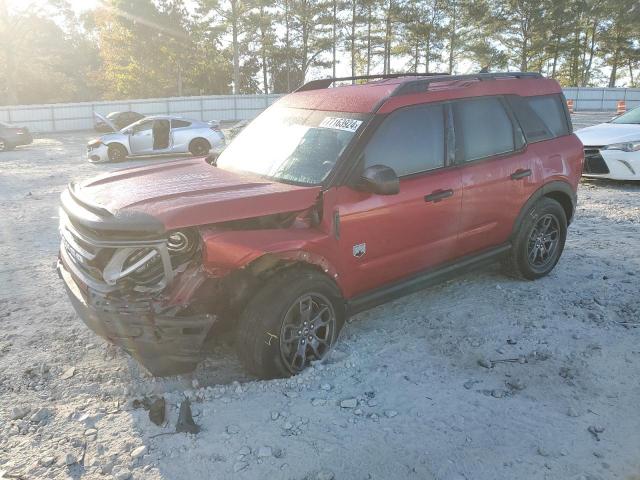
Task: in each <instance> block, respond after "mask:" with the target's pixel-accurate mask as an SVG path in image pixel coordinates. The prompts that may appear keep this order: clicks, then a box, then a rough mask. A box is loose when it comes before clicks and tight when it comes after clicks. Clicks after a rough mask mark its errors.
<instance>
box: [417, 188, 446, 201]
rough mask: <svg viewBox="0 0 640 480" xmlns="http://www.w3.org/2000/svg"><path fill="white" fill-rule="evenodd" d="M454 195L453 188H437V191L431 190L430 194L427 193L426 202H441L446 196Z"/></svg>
mask: <svg viewBox="0 0 640 480" xmlns="http://www.w3.org/2000/svg"><path fill="white" fill-rule="evenodd" d="M452 196H453V190H451V189H449V190H436V191H435V192H431V193H430V194H429V195H425V197H424V201H425V202H433V203H436V202H439V201H440V200H442V199H444V198H449V197H452Z"/></svg>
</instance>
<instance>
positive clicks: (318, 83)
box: [294, 72, 449, 92]
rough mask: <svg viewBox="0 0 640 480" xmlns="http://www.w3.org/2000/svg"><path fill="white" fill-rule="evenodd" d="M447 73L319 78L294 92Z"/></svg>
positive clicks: (444, 75) (446, 74) (440, 75)
mask: <svg viewBox="0 0 640 480" xmlns="http://www.w3.org/2000/svg"><path fill="white" fill-rule="evenodd" d="M448 75H449V74H448V73H414V72H410V73H385V74H382V75H356V76H353V77H336V78H321V79H320V80H311V81H309V82H307V83H305V84H304V85H302V86H300V87H298V88H297V89H296V90H294V92H306V91H308V90H320V89H323V88H329V87H330V86H331V85H332V84H333V83H335V82H348V81H352V82H355V81H358V80H385V79H388V78H399V77H434V76H438V77H447V76H448Z"/></svg>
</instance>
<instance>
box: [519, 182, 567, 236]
mask: <svg viewBox="0 0 640 480" xmlns="http://www.w3.org/2000/svg"><path fill="white" fill-rule="evenodd" d="M554 192H559V193H562V194H564V195H567V196H568V197H569V198H570V199H571V215H569V216H568V217H567V225H568V224H569V223H571V220H572V218H573V213H574V212H575V210H576V202H577V199H578V197H577V194H576V192H574V191H573V189H572V188H571V185H569V184H568V183H566V182H563V181H560V180H555V181H553V182H549V183H546V184H544V185H543V186H542V187H540V188H539V189H538V190H536V191H535V192H533V194H532V195H531V196H530V197H529V200H527V202H526V203H525V204H524V206H523V207H522V210H520V213H519V214H518V217H517V218H516V221H515V222H514V224H513V230H512V232H511V238H513V237H515V235H516V234H517V232H518V229H519V228H520V224H521V223H522V221H523V220H524V216H525V215H526V214H527V212H528V211H529V209H530V208H531V207H532V206H533V204H534V203H536V202H537V201H538V200H539V199H540V198H541V197H544V196H545V195H549V194H550V193H554Z"/></svg>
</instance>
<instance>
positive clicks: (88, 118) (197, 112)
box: [0, 95, 280, 132]
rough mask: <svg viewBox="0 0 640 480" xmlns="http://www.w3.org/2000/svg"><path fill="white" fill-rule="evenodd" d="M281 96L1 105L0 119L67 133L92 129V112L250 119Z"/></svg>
mask: <svg viewBox="0 0 640 480" xmlns="http://www.w3.org/2000/svg"><path fill="white" fill-rule="evenodd" d="M279 97H280V95H212V96H205V97H173V98H149V99H144V100H123V101H115V102H83V103H57V104H49V105H19V106H15V107H0V122H7V123H15V124H18V125H21V126H26V127H29V129H30V130H32V131H34V132H68V131H74V130H88V129H91V128H93V124H94V117H93V112H98V113H100V114H103V115H106V114H107V113H109V112H117V111H134V112H138V113H142V114H144V115H165V114H175V115H179V116H182V117H186V118H193V119H198V120H250V119H252V118H253V117H255V116H256V115H258V114H259V113H260V112H262V111H263V110H264V109H265V108H267V107H268V106H269V105H271V104H272V103H273V102H275V101H276V100H277V99H278V98H279Z"/></svg>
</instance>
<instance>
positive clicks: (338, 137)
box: [217, 106, 368, 185]
mask: <svg viewBox="0 0 640 480" xmlns="http://www.w3.org/2000/svg"><path fill="white" fill-rule="evenodd" d="M367 118H368V115H365V114H357V113H341V112H323V111H318V110H303V109H298V108H285V107H277V106H274V107H271V108H269V109H268V110H266V111H265V112H264V113H262V114H261V115H260V116H258V117H257V118H256V119H255V120H254V121H253V122H251V123H250V124H249V125H248V126H247V127H246V128H245V129H244V130H243V131H242V132H240V134H239V135H238V136H237V137H236V138H235V139H234V140H233V142H231V144H230V145H229V146H228V147H227V148H226V149H225V150H224V151H223V152H222V154H221V155H220V157H219V158H218V161H217V166H218V167H220V168H223V169H225V170H234V171H241V172H250V173H255V174H258V175H262V176H266V177H269V178H273V179H275V180H281V181H283V182H292V183H301V184H306V185H318V184H321V183H322V182H323V181H324V180H325V179H326V178H327V176H328V175H329V173H330V172H331V170H332V169H333V167H334V166H335V164H336V162H337V160H338V158H339V157H340V155H341V154H342V152H343V151H344V149H345V148H346V147H347V145H349V143H350V142H351V140H352V139H353V137H354V136H355V134H356V132H357V131H358V129H359V128H361V127H362V126H363V124H364V121H365V120H366V119H367Z"/></svg>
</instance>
